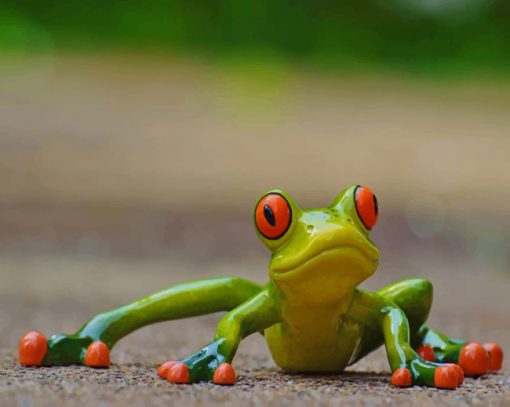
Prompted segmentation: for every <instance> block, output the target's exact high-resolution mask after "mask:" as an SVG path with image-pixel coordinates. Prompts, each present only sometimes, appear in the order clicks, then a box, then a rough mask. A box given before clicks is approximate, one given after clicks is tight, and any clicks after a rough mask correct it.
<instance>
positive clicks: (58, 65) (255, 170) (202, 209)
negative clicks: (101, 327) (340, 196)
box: [0, 55, 510, 407]
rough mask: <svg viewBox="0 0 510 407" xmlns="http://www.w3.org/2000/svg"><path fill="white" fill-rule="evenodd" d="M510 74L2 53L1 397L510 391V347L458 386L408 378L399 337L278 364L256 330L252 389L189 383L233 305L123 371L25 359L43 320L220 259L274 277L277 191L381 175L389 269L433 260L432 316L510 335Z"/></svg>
mask: <svg viewBox="0 0 510 407" xmlns="http://www.w3.org/2000/svg"><path fill="white" fill-rule="evenodd" d="M509 106H510V87H509V86H508V85H505V84H504V83H503V84H501V83H492V84H491V83H484V84H473V83H454V84H450V83H436V82H429V81H424V80H422V81H414V80H409V79H405V78H395V77H393V78H388V77H385V78H379V77H371V78H352V77H335V76H329V77H328V76H322V77H321V78H320V79H318V78H317V76H316V75H315V74H314V73H310V72H305V71H302V70H301V71H299V70H296V69H294V68H291V67H288V66H273V67H271V68H270V69H268V68H267V67H264V66H258V65H256V64H255V65H250V67H249V69H247V66H243V65H241V66H230V65H224V66H223V65H222V66H219V65H215V64H211V63H205V62H203V61H194V62H190V61H180V60H178V61H176V60H170V61H169V60H167V59H165V58H162V59H157V58H156V59H147V58H140V57H133V56H118V55H117V56H112V55H106V56H105V55H103V56H100V57H91V56H83V55H74V56H72V55H71V56H69V55H68V56H61V55H45V56H40V57H37V58H35V57H34V56H29V55H28V56H25V57H23V58H21V59H20V58H18V59H13V60H10V59H9V60H7V59H4V57H2V60H1V63H0V185H1V191H0V332H1V333H2V335H0V353H1V362H0V405H2V406H4V405H5V406H10V405H16V406H23V407H26V406H54V405H79V406H102V407H107V406H116V405H119V406H120V405H147V406H152V405H166V406H168V405H191V406H198V405H222V406H223V405H224V406H237V405H310V404H313V405H338V404H342V403H344V404H349V405H395V404H401V405H411V404H417V403H419V404H422V405H438V404H445V405H481V406H488V405H510V376H509V373H508V372H509V369H510V364H509V363H508V361H506V362H505V365H504V369H503V373H500V374H497V375H490V376H487V377H484V378H481V379H467V380H466V383H465V385H464V386H462V387H461V388H460V389H458V390H456V391H439V390H434V389H426V388H412V389H405V390H398V389H394V388H391V387H389V386H388V381H389V370H388V366H387V362H386V360H385V355H384V351H382V350H380V351H377V352H376V353H374V354H373V355H370V356H369V357H368V358H367V359H366V360H363V361H361V362H360V363H358V364H357V365H355V366H353V367H352V368H350V369H349V371H348V372H346V373H345V374H343V375H334V376H326V377H305V376H296V375H287V374H285V373H283V372H281V371H280V370H279V369H277V368H276V367H275V366H274V364H273V362H272V360H271V357H270V355H269V352H268V350H267V348H266V345H265V343H264V339H263V338H262V337H261V336H258V335H255V336H253V337H250V338H248V339H247V340H246V341H245V342H243V344H242V345H241V347H240V349H239V354H238V356H237V357H236V359H235V361H234V367H235V369H236V371H237V373H238V375H239V383H238V384H237V385H236V386H234V387H232V388H223V387H216V386H213V385H210V384H197V385H190V386H176V385H171V384H169V383H167V382H165V381H162V380H159V379H158V378H157V376H156V374H155V369H156V367H157V366H158V365H159V364H160V363H161V362H163V361H165V360H168V359H171V358H179V357H184V356H187V355H188V354H190V353H191V352H194V351H195V350H197V349H198V348H199V347H201V346H203V345H204V344H205V343H207V342H209V341H210V340H211V338H212V335H213V332H214V326H215V323H216V321H217V320H218V318H219V315H212V316H205V317H200V318H196V319H193V320H186V321H175V322H170V323H163V324H159V325H157V326H152V327H147V328H144V329H142V330H140V331H138V332H136V333H134V334H133V335H131V336H129V337H128V338H126V339H124V340H122V341H121V342H120V343H119V344H118V346H117V347H116V348H115V349H114V350H113V352H112V360H113V366H112V368H111V369H109V370H93V369H88V368H84V367H65V368H40V369H26V368H21V367H20V366H17V364H16V346H17V341H18V339H19V338H20V337H21V336H22V335H23V334H24V333H25V332H26V331H27V330H29V329H37V330H39V331H41V332H43V333H45V334H46V335H50V334H52V333H54V332H73V331H75V330H77V329H78V328H79V327H80V326H81V325H82V324H83V323H84V322H85V321H86V320H87V319H88V318H90V317H91V316H93V315H95V314H96V313H99V312H101V311H103V310H105V309H110V308H113V307H116V306H120V305H123V304H125V303H126V302H129V301H131V300H134V299H136V298H139V297H140V296H143V295H147V294H150V293H153V292H156V291H159V290H161V289H162V288H165V287H167V286H169V285H172V284H175V283H178V282H182V281H186V280H189V279H195V278H201V277H205V276H218V275H237V276H243V277H246V278H250V279H253V280H255V281H258V282H261V283H262V282H264V280H265V278H266V270H267V258H268V254H267V253H266V252H265V250H264V249H263V248H262V246H261V245H260V243H259V242H258V241H257V238H256V236H255V234H254V232H253V230H252V225H251V216H252V215H251V211H252V209H253V204H254V202H255V200H256V197H257V196H258V195H259V194H261V193H262V192H263V191H265V190H267V189H269V188H272V187H281V188H284V189H286V190H288V191H289V192H290V193H291V194H292V195H293V196H294V197H295V198H296V199H297V201H298V202H299V203H301V204H302V205H303V206H304V207H309V206H325V205H327V203H328V201H329V200H330V199H332V198H333V197H334V196H335V195H336V193H338V192H339V190H340V189H342V188H343V187H344V186H346V185H348V184H351V183H354V182H359V183H366V184H369V185H371V186H372V187H373V188H374V189H375V190H376V192H377V194H378V197H379V202H380V207H381V220H380V222H379V225H378V226H377V228H376V230H375V231H374V233H373V238H374V240H375V241H376V242H377V244H378V245H379V246H380V249H381V252H382V260H381V268H380V270H379V271H378V273H377V275H376V276H374V277H373V278H372V279H371V280H370V281H368V282H367V284H366V286H367V287H368V288H370V289H376V288H378V287H381V286H383V285H385V284H388V283H390V282H392V281H395V280H397V279H400V278H406V277H414V276H421V277H425V278H429V279H430V280H431V281H432V282H433V284H434V286H435V300H434V301H435V302H434V307H433V311H432V314H431V324H432V325H433V326H434V327H437V328H439V329H441V330H443V331H445V332H448V333H449V334H451V335H454V336H458V337H464V338H469V339H476V340H480V341H488V340H494V341H498V342H500V343H501V344H502V346H503V347H504V349H506V350H508V349H510V325H509V324H508V310H509V309H510V299H509V297H508V292H509V290H510V274H509V272H508V270H509V261H510V255H509V243H510V232H508V231H509V230H510V229H509V228H508V226H509V222H508V219H509V216H508V215H509V214H510V188H509V186H510V179H509V177H508V171H507V167H508V159H509V151H510V144H509V143H510V138H509V137H508V134H509V131H510V119H509V117H508V108H509Z"/></svg>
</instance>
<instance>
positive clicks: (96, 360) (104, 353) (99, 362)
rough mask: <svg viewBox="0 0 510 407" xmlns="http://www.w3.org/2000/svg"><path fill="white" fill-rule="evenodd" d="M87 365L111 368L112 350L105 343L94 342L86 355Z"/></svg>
mask: <svg viewBox="0 0 510 407" xmlns="http://www.w3.org/2000/svg"><path fill="white" fill-rule="evenodd" d="M85 364H86V365H87V366H90V367H108V366H110V350H109V349H108V346H106V345H105V343H104V342H101V341H95V342H92V343H91V344H90V345H89V347H88V348H87V353H86V354H85Z"/></svg>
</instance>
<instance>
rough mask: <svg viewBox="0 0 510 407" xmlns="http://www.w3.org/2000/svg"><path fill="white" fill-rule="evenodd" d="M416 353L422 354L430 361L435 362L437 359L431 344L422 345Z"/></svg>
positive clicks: (422, 356)
mask: <svg viewBox="0 0 510 407" xmlns="http://www.w3.org/2000/svg"><path fill="white" fill-rule="evenodd" d="M416 353H417V354H418V355H420V357H421V358H422V359H424V360H427V361H429V362H433V361H434V360H436V355H435V354H434V349H432V347H430V346H429V345H421V346H420V347H419V348H418V349H416Z"/></svg>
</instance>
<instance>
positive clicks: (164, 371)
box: [158, 360, 177, 379]
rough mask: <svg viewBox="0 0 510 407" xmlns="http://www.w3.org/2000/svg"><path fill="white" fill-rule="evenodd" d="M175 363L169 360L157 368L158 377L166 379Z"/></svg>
mask: <svg viewBox="0 0 510 407" xmlns="http://www.w3.org/2000/svg"><path fill="white" fill-rule="evenodd" d="M176 363H177V361H176V360H169V361H168V362H165V363H163V364H162V365H161V366H160V367H158V376H159V377H161V378H162V379H166V378H167V376H168V371H169V370H170V368H171V367H172V366H173V365H175V364H176Z"/></svg>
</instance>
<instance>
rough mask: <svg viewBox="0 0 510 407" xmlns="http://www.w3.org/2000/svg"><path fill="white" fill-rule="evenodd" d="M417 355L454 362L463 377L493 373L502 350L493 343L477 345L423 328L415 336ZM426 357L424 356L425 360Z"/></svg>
mask: <svg viewBox="0 0 510 407" xmlns="http://www.w3.org/2000/svg"><path fill="white" fill-rule="evenodd" d="M416 337H417V339H418V341H419V343H420V344H419V345H418V347H417V350H416V351H417V352H418V354H419V355H420V356H421V357H422V358H424V359H426V358H427V357H429V358H431V359H433V360H435V361H438V362H442V363H457V364H459V365H460V367H462V370H463V371H464V374H466V375H467V376H481V375H484V374H486V373H487V372H497V371H498V370H500V369H501V366H502V363H503V350H502V349H501V346H499V345H498V344H497V343H494V342H489V343H485V344H481V343H478V342H471V341H467V340H464V339H457V338H452V337H448V336H446V335H445V334H442V333H441V332H438V331H436V330H433V329H431V328H429V327H428V326H426V325H423V326H422V327H421V329H420V331H419V332H418V334H417V335H416ZM426 356H427V357H426Z"/></svg>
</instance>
